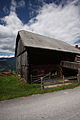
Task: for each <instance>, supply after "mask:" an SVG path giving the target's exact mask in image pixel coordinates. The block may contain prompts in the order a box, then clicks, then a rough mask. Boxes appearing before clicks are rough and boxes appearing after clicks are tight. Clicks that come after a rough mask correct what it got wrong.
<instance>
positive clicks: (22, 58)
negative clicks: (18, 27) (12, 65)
mask: <svg viewBox="0 0 80 120" xmlns="http://www.w3.org/2000/svg"><path fill="white" fill-rule="evenodd" d="M28 68H29V64H28V52H27V50H26V48H25V47H24V46H23V43H22V41H21V40H19V41H18V46H17V55H16V73H17V74H20V75H21V77H23V78H25V80H26V81H28V78H29V70H28Z"/></svg>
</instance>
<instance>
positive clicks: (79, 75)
mask: <svg viewBox="0 0 80 120" xmlns="http://www.w3.org/2000/svg"><path fill="white" fill-rule="evenodd" d="M77 80H78V82H80V69H78V74H77Z"/></svg>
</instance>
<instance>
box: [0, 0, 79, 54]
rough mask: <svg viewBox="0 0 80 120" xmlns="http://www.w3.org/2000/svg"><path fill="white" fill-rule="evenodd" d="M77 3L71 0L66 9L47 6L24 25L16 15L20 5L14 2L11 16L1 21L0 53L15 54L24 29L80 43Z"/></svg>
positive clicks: (52, 5)
mask: <svg viewBox="0 0 80 120" xmlns="http://www.w3.org/2000/svg"><path fill="white" fill-rule="evenodd" d="M21 1H23V0H21ZM76 2H78V0H77V1H76ZM76 2H74V0H73V1H72V0H71V2H68V4H66V5H65V6H64V7H62V6H61V5H59V6H57V5H55V4H54V3H52V4H45V5H44V6H43V7H42V8H41V9H39V11H38V15H37V16H36V17H35V18H33V19H31V20H30V21H29V23H28V24H25V25H24V24H23V23H22V21H21V20H20V19H19V18H18V16H17V14H16V8H17V4H18V3H16V2H15V0H12V2H11V8H10V14H9V15H8V16H5V17H3V18H2V19H1V21H2V22H3V23H4V25H0V51H1V52H8V53H14V49H15V40H16V36H17V32H18V31H19V30H22V29H23V30H28V31H32V32H35V33H39V34H42V35H46V36H49V37H53V38H56V39H59V40H63V41H65V42H68V43H70V44H73V45H74V44H75V43H76V42H77V41H80V5H75V3H76ZM21 4H23V3H22V2H21V3H20V4H19V5H21ZM23 5H25V4H23ZM23 5H22V6H23ZM78 43H79V42H78Z"/></svg>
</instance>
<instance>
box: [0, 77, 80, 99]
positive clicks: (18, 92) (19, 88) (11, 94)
mask: <svg viewBox="0 0 80 120" xmlns="http://www.w3.org/2000/svg"><path fill="white" fill-rule="evenodd" d="M79 85H80V83H74V84H70V85H65V86H62V87H57V88H51V89H44V90H41V86H40V84H31V85H30V84H26V83H25V82H24V80H23V79H20V78H19V77H18V76H5V77H0V100H6V99H12V98H17V97H22V96H29V95H33V94H42V93H48V92H54V91H58V90H63V89H70V88H74V87H77V86H79Z"/></svg>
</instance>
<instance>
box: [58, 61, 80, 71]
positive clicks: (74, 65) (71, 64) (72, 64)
mask: <svg viewBox="0 0 80 120" xmlns="http://www.w3.org/2000/svg"><path fill="white" fill-rule="evenodd" d="M60 65H61V66H62V67H65V68H70V69H74V70H78V69H80V63H77V62H70V61H61V63H60Z"/></svg>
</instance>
